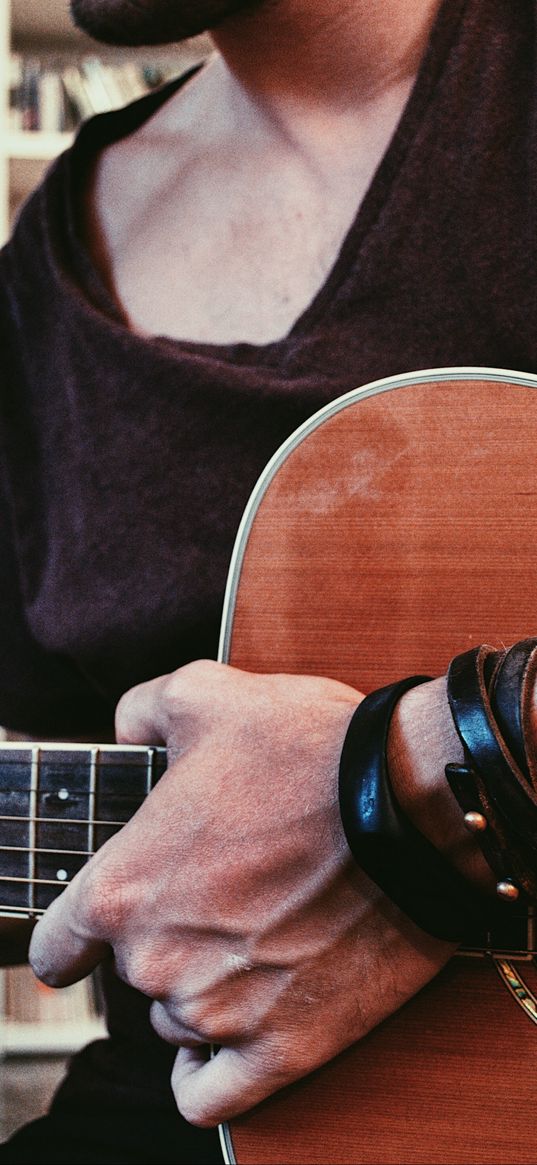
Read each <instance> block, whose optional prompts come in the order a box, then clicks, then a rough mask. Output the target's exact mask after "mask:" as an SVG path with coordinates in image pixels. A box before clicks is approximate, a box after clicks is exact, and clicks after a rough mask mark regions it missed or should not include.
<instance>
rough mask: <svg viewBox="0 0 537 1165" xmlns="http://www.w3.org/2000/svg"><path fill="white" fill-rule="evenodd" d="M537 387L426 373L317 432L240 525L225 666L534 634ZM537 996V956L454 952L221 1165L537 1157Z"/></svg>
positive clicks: (406, 653)
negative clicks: (408, 997)
mask: <svg viewBox="0 0 537 1165" xmlns="http://www.w3.org/2000/svg"><path fill="white" fill-rule="evenodd" d="M536 387H537V379H535V378H533V377H530V376H524V375H523V374H517V373H507V372H500V371H496V370H486V369H447V370H440V371H433V372H424V373H418V374H415V375H409V376H403V377H400V378H398V379H390V380H386V381H379V382H377V383H376V384H373V385H369V386H367V387H366V388H363V389H359V390H357V391H356V392H352V393H349V394H348V395H347V396H345V397H342V398H340V399H339V400H338V401H335V402H333V403H332V404H331V405H329V406H327V407H326V408H325V409H323V410H321V412H320V413H318V414H317V415H316V416H315V417H314V418H312V420H311V421H309V422H308V423H307V424H306V425H304V426H302V428H301V429H300V430H298V432H297V433H296V434H295V435H294V436H293V437H292V438H290V439H289V441H288V442H286V444H285V445H284V446H283V447H282V449H281V450H280V451H279V453H278V454H276V456H275V458H274V459H273V461H272V462H271V463H270V465H269V466H268V467H267V470H266V471H265V473H264V475H263V477H262V478H261V480H260V482H259V484H258V486H257V488H256V491H255V492H254V495H253V497H252V499H251V502H250V505H249V507H248V509H247V511H246V514H245V516H244V519H243V523H242V525H241V529H240V531H239V535H238V538H237V545H236V549H235V554H234V558H233V563H232V569H231V572H230V578H229V583H228V593H227V597H226V607H225V617H224V625H223V635H222V644H221V653H220V658H222V659H224V660H226V661H227V662H230V663H231V664H233V665H234V666H236V667H240V668H244V669H246V670H251V671H260V672H282V671H283V672H294V673H312V674H319V675H325V676H332V677H334V678H336V679H340V680H343V681H345V682H346V683H348V684H351V685H353V686H355V687H357V688H359V689H360V690H362V691H365V692H368V691H371V690H373V689H374V688H377V687H380V686H381V685H383V684H385V683H387V682H389V681H391V680H395V679H397V678H400V677H402V676H405V675H410V674H412V673H426V674H431V675H440V674H442V673H443V672H444V671H445V670H446V667H447V664H448V662H449V660H450V659H451V658H452V656H453V655H455V654H456V653H458V652H461V651H465V650H467V649H468V648H469V647H471V646H473V645H476V644H479V643H484V642H488V643H492V644H502V643H503V644H506V645H507V644H510V643H513V642H515V641H516V640H517V639H522V638H525V637H527V636H528V635H533V634H535V633H536V632H537V504H536V503H537V473H536V447H537V441H536V438H537V393H536ZM356 991H357V993H359V992H360V967H359V966H357V968H356ZM534 991H535V992H537V975H536V973H535V969H534V964H533V962H532V960H531V959H530V960H529V961H526V962H523V961H522V962H515V961H512V960H508V959H507V956H506V957H505V958H504V959H503V961H502V960H494V959H493V958H492V957H491V956H490V955H484V956H474V957H471V956H456V957H455V958H454V959H453V960H452V961H451V963H450V964H449V966H448V967H447V968H446V969H445V971H444V972H443V973H442V974H441V975H440V976H439V977H438V978H437V979H435V981H434V982H433V983H431V984H429V986H428V987H427V988H425V989H424V990H423V991H421V992H420V993H419V995H418V996H417V997H416V998H415V999H414V1000H412V1001H411V1002H410V1003H409V1004H407V1005H406V1006H404V1007H403V1008H402V1009H401V1010H400V1011H399V1012H398V1013H397V1014H396V1015H394V1016H393V1017H392V1018H390V1019H389V1020H387V1021H386V1022H385V1023H383V1024H382V1025H381V1026H380V1027H378V1028H377V1029H376V1030H375V1031H373V1032H372V1033H371V1034H370V1035H369V1036H367V1037H366V1038H365V1039H363V1040H362V1041H361V1042H360V1043H358V1044H356V1045H354V1046H353V1047H352V1048H350V1049H349V1050H347V1051H346V1052H345V1053H343V1054H342V1055H341V1056H340V1057H339V1058H338V1059H336V1060H334V1061H332V1063H331V1064H329V1065H328V1066H326V1067H325V1068H323V1069H322V1070H320V1071H319V1072H317V1073H315V1074H313V1075H312V1076H309V1077H307V1078H306V1079H305V1080H303V1081H301V1082H299V1083H298V1084H296V1085H294V1086H293V1087H291V1088H289V1089H286V1090H284V1091H283V1092H281V1093H279V1094H278V1095H277V1096H275V1097H273V1098H271V1099H270V1100H269V1101H267V1102H266V1103H265V1104H263V1105H261V1106H260V1107H259V1108H257V1109H255V1110H254V1111H253V1112H251V1113H249V1114H247V1115H246V1116H245V1117H242V1118H240V1119H238V1120H236V1121H233V1122H232V1124H231V1126H230V1127H226V1128H225V1129H224V1131H223V1140H224V1144H225V1154H226V1158H227V1160H228V1161H236V1162H238V1163H239V1165H247V1163H252V1165H269V1163H272V1162H274V1163H276V1162H281V1163H282V1165H283V1163H285V1165H293V1163H295V1162H296V1163H297V1165H309V1163H312V1165H313V1163H317V1162H318V1163H326V1162H334V1163H338V1165H346V1163H351V1162H352V1163H367V1165H388V1163H392V1162H393V1163H394V1165H407V1163H408V1165H410V1163H412V1165H414V1163H416V1165H417V1163H421V1162H423V1163H433V1162H441V1163H442V1165H455V1163H457V1165H458V1163H461V1165H473V1163H474V1162H475V1163H478V1162H479V1163H487V1165H492V1163H494V1162H509V1163H516V1165H523V1163H526V1162H527V1163H530V1162H531V1163H535V1161H537V1122H536V1121H535V1120H534V1119H533V1112H534V1103H535V1099H536V1098H537V1054H536V1053H537V1027H536V1023H535V1020H536V1019H537V1004H536V1003H535V1001H534V998H533V992H534Z"/></svg>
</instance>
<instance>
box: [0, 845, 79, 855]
mask: <svg viewBox="0 0 537 1165" xmlns="http://www.w3.org/2000/svg"><path fill="white" fill-rule="evenodd" d="M0 853H20V854H71V855H72V856H73V857H81V858H82V857H92V856H93V854H94V853H95V850H92V849H54V848H53V847H52V846H49V845H46V846H39V845H0Z"/></svg>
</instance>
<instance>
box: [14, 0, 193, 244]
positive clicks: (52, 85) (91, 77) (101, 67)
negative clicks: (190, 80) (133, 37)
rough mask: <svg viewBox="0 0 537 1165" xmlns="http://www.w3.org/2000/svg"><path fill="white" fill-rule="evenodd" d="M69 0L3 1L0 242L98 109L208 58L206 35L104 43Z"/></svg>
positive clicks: (127, 98)
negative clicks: (77, 18)
mask: <svg viewBox="0 0 537 1165" xmlns="http://www.w3.org/2000/svg"><path fill="white" fill-rule="evenodd" d="M68 9H69V4H68V0H46V3H43V0H0V88H1V91H0V244H1V243H3V242H4V241H5V240H6V239H7V237H8V235H9V231H10V229H11V226H12V224H13V220H14V218H15V217H16V214H17V211H18V208H19V207H20V205H21V203H22V202H23V201H24V199H25V198H26V197H27V196H28V194H29V193H30V191H31V190H32V189H33V187H34V186H35V185H37V183H38V182H39V181H40V179H41V177H42V175H43V173H44V171H45V169H46V168H47V166H48V165H49V164H50V162H51V161H52V160H53V159H54V158H55V157H56V156H57V155H58V154H59V153H60V152H61V151H62V150H64V149H65V148H66V147H67V146H68V145H69V143H70V142H71V140H72V137H73V134H74V133H75V131H76V129H77V127H78V126H79V125H80V124H81V122H82V121H84V120H85V119H86V118H87V117H91V116H92V115H93V114H94V113H100V112H104V111H106V110H108V109H114V108H118V107H119V106H121V105H125V104H127V103H128V102H129V101H132V100H134V99H135V98H136V97H138V96H141V95H142V94H143V93H145V92H148V91H149V90H151V89H153V88H155V87H158V86H159V85H161V84H163V83H164V82H165V81H166V80H168V79H169V78H170V77H172V76H177V75H178V74H179V73H181V72H182V71H184V70H185V69H187V68H189V67H190V66H191V65H193V64H196V63H197V62H199V61H201V60H203V59H205V58H206V57H207V56H208V55H209V53H210V51H211V45H210V41H209V40H208V38H206V37H199V38H196V39H195V40H192V41H188V42H186V43H185V44H182V45H172V46H164V47H163V48H156V49H153V48H151V49H136V50H133V49H114V48H111V47H109V46H105V45H103V46H100V45H97V44H96V42H95V41H93V40H91V39H90V38H89V37H88V36H86V35H85V34H83V33H82V32H80V30H78V29H76V28H74V26H73V25H72V24H71V21H70V18H69V12H68Z"/></svg>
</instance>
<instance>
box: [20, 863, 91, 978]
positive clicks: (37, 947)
mask: <svg viewBox="0 0 537 1165" xmlns="http://www.w3.org/2000/svg"><path fill="white" fill-rule="evenodd" d="M79 877H80V875H79ZM73 885H74V883H73ZM71 889H72V888H71V887H69V888H68V889H67V890H65V891H64V893H63V894H62V895H61V896H60V897H59V898H57V899H56V901H55V902H53V903H52V905H51V906H49V908H48V910H47V912H46V914H45V915H44V916H43V918H42V919H40V921H39V922H38V923H37V926H36V927H35V930H34V932H33V935H32V941H31V943H30V951H29V959H30V964H31V966H32V969H33V971H34V973H35V974H36V975H37V977H38V979H41V980H42V981H43V983H48V985H49V986H50V987H67V986H69V984H70V983H76V982H78V980H79V979H83V978H84V977H85V976H86V975H89V973H90V971H93V970H94V969H95V967H96V966H97V965H98V964H99V963H100V962H101V961H102V960H103V959H104V958H105V957H106V955H107V954H108V953H109V950H110V948H109V946H108V944H107V943H106V942H105V941H104V940H103V939H102V938H101V937H100V936H99V935H98V934H95V933H94V932H93V929H92V926H91V921H90V918H89V917H88V916H87V912H86V911H85V909H84V906H83V901H82V900H81V895H80V894H79V893H76V892H73V893H71Z"/></svg>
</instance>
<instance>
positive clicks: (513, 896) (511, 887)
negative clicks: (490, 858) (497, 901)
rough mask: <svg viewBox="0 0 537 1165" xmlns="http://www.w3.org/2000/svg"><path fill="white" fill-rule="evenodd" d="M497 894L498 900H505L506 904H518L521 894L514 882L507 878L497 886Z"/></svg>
mask: <svg viewBox="0 0 537 1165" xmlns="http://www.w3.org/2000/svg"><path fill="white" fill-rule="evenodd" d="M496 893H497V895H498V898H503V899H504V901H505V902H516V900H517V898H518V896H519V894H520V890H519V889H518V886H515V884H514V882H511V881H510V880H509V879H508V878H506V879H505V880H504V881H503V882H498V884H497V886H496Z"/></svg>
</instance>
